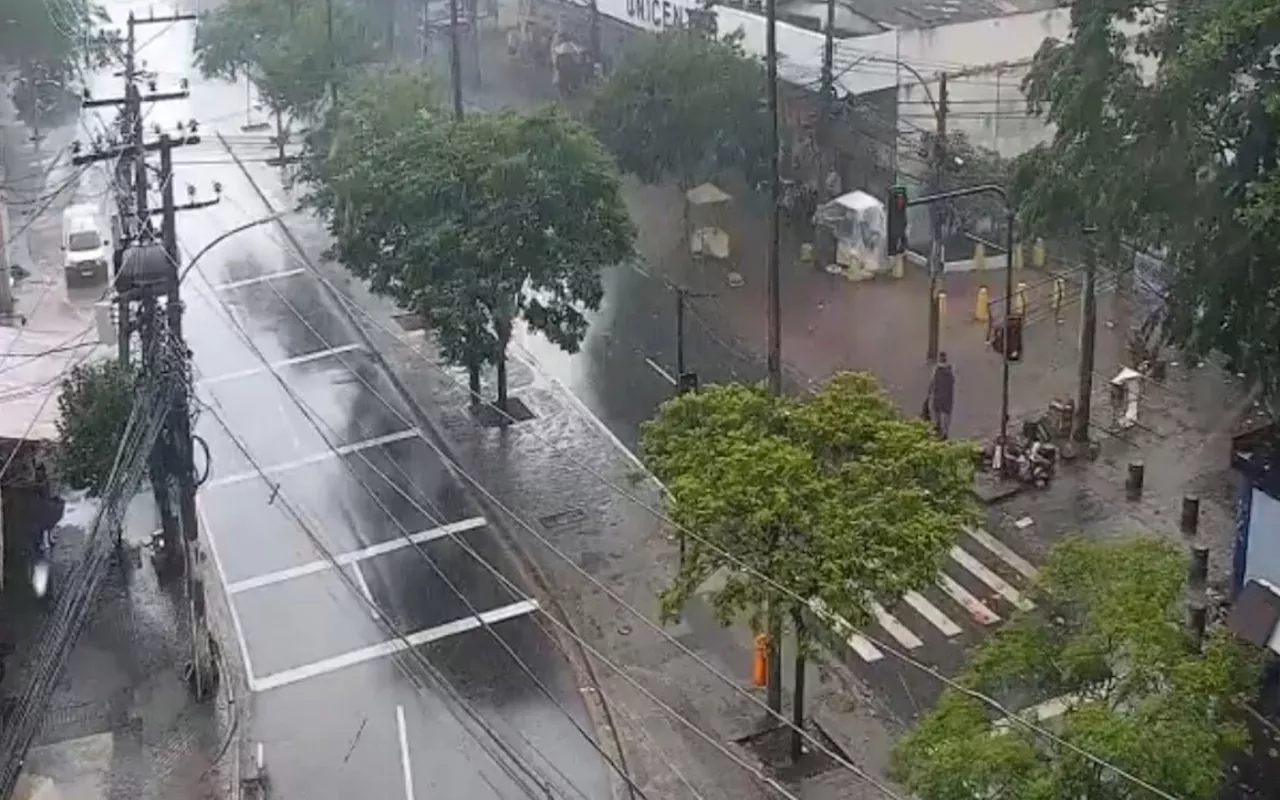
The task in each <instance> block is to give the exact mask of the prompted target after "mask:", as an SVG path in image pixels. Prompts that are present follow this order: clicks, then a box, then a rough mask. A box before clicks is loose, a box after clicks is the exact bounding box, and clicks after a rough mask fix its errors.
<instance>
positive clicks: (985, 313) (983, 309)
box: [973, 286, 991, 322]
mask: <svg viewBox="0 0 1280 800" xmlns="http://www.w3.org/2000/svg"><path fill="white" fill-rule="evenodd" d="M973 318H974V319H975V320H977V321H978V322H990V321H991V294H990V293H989V292H988V291H987V287H985V286H979V287H978V301H977V302H976V303H974V306H973Z"/></svg>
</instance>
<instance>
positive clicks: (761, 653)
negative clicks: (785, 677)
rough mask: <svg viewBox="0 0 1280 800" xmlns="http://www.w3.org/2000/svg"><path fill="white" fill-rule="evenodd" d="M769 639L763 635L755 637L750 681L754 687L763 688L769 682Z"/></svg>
mask: <svg viewBox="0 0 1280 800" xmlns="http://www.w3.org/2000/svg"><path fill="white" fill-rule="evenodd" d="M768 653H769V637H768V636H765V635H764V634H763V633H761V634H757V635H756V656H755V660H754V662H753V663H752V665H751V681H752V682H753V683H754V684H755V685H756V686H764V685H765V684H766V683H768V682H769V660H768Z"/></svg>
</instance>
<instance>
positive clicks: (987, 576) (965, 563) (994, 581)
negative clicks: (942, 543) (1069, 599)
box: [951, 547, 1035, 611]
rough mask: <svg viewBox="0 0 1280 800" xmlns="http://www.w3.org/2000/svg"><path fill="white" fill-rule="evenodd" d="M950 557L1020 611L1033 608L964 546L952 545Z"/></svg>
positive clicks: (1030, 603) (1032, 605) (1031, 604)
mask: <svg viewBox="0 0 1280 800" xmlns="http://www.w3.org/2000/svg"><path fill="white" fill-rule="evenodd" d="M951 558H953V559H954V560H955V562H956V563H957V564H959V565H960V566H962V567H964V568H965V569H967V570H968V571H969V572H971V573H973V576H974V577H975V578H977V579H978V580H980V581H982V582H983V583H985V584H986V585H987V586H990V587H991V588H992V589H993V590H994V591H995V593H996V594H998V595H1000V596H1001V597H1003V598H1004V599H1005V600H1008V601H1009V602H1010V603H1012V604H1013V605H1014V607H1015V608H1017V609H1020V610H1022V611H1030V610H1031V609H1032V608H1035V605H1034V604H1033V603H1032V602H1031V601H1030V600H1027V599H1025V598H1023V596H1022V595H1021V594H1019V593H1018V590H1017V589H1015V588H1013V587H1012V586H1010V585H1009V582H1008V581H1006V580H1005V579H1004V578H1001V577H1000V576H999V575H997V574H995V573H994V572H992V571H991V570H989V569H987V567H986V565H985V564H983V563H982V562H981V561H979V560H978V559H976V558H974V557H973V556H972V555H971V554H970V553H969V551H967V550H965V549H964V548H962V547H952V548H951Z"/></svg>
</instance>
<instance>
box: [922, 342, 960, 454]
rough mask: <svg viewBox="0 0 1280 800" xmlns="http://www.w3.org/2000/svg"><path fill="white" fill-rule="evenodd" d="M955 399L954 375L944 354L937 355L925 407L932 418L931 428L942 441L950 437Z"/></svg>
mask: <svg viewBox="0 0 1280 800" xmlns="http://www.w3.org/2000/svg"><path fill="white" fill-rule="evenodd" d="M955 398H956V373H955V370H954V369H953V368H952V366H951V363H950V362H949V361H948V360H947V354H946V353H938V363H937V364H935V365H934V367H933V376H932V377H930V378H929V391H928V394H927V395H926V399H925V405H926V407H927V408H928V409H929V412H930V415H931V417H932V422H933V428H934V430H936V431H937V432H938V436H939V437H940V438H942V439H946V438H949V437H950V435H951V409H952V408H953V407H954V405H955Z"/></svg>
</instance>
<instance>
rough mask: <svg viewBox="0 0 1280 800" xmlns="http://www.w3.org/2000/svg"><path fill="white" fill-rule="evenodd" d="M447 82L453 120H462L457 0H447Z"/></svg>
mask: <svg viewBox="0 0 1280 800" xmlns="http://www.w3.org/2000/svg"><path fill="white" fill-rule="evenodd" d="M449 82H450V83H451V84H452V85H453V118H454V119H455V120H460V119H462V53H461V52H460V51H459V49H458V0H449Z"/></svg>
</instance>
